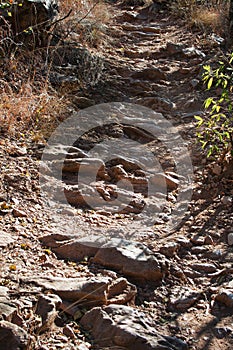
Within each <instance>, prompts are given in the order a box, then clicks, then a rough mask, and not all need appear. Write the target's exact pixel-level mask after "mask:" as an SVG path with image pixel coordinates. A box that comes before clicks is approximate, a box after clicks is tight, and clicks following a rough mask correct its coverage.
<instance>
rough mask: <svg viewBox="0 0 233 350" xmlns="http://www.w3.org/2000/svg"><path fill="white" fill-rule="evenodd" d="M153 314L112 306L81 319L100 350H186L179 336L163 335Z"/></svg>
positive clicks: (99, 309) (89, 313)
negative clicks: (151, 315)
mask: <svg viewBox="0 0 233 350" xmlns="http://www.w3.org/2000/svg"><path fill="white" fill-rule="evenodd" d="M153 324H154V322H153V321H152V320H151V319H150V317H149V315H146V314H144V313H143V312H141V311H139V310H137V309H133V308H131V307H127V306H119V305H109V306H107V307H104V308H102V309H101V308H100V307H97V308H94V309H92V310H90V311H88V312H87V313H86V314H85V315H84V316H83V317H82V319H81V325H82V327H83V328H84V329H85V330H86V331H88V332H90V333H91V335H92V337H93V338H94V342H95V344H96V345H98V346H99V347H100V348H105V347H111V348H112V349H115V348H117V347H121V349H125V350H162V349H164V350H186V349H188V347H187V345H186V344H185V343H184V342H183V341H182V340H179V339H178V338H176V337H169V336H165V335H161V334H159V333H158V332H157V331H156V330H155V329H154V326H153Z"/></svg>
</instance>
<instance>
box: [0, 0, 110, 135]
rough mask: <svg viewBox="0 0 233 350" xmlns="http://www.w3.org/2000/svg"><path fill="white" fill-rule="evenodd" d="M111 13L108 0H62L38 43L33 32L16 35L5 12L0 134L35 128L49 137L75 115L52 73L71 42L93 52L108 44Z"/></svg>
mask: <svg viewBox="0 0 233 350" xmlns="http://www.w3.org/2000/svg"><path fill="white" fill-rule="evenodd" d="M4 3H5V2H4ZM0 4H3V1H0ZM10 4H11V2H10V1H9V5H10ZM4 6H5V5H4ZM70 9H72V11H70ZM109 19H110V16H109V13H108V11H107V9H106V6H105V5H104V3H102V2H98V1H97V2H96V1H92V0H85V1H75V2H73V1H71V0H66V1H61V2H60V12H59V19H58V21H57V23H56V21H55V24H54V25H53V26H52V27H51V29H50V31H49V32H48V40H47V43H46V45H36V42H35V41H34V42H33V45H32V43H31V42H30V40H31V41H33V40H35V38H34V37H33V33H32V35H31V37H30V38H29V39H30V40H29V41H27V42H23V41H22V42H21V41H20V40H16V38H15V37H14V33H13V31H12V28H11V27H10V25H9V23H7V21H5V19H3V18H2V19H1V18H0V20H2V21H3V22H4V23H2V25H1V26H0V76H1V78H0V111H1V114H0V137H1V135H3V136H6V135H10V136H11V137H12V136H17V135H18V134H22V133H25V132H27V133H29V132H31V131H32V132H33V133H34V134H36V133H38V134H39V133H40V134H41V133H42V134H43V135H44V136H45V137H47V136H48V133H51V132H52V131H53V130H54V128H55V127H56V126H57V125H58V123H59V122H61V121H62V120H64V119H65V118H67V116H69V113H70V106H71V102H70V101H69V99H68V98H67V97H66V96H65V94H64V93H61V92H60V91H59V89H58V88H57V86H56V87H54V85H53V84H52V82H51V79H50V78H51V71H52V70H53V60H54V56H55V54H56V52H59V50H62V48H63V47H64V46H67V45H68V46H69V47H77V46H79V47H84V46H85V47H86V48H87V49H88V50H89V51H90V52H91V51H93V50H95V48H99V46H100V45H102V43H103V45H104V42H105V33H104V31H105V23H106V22H108V21H109ZM26 34H28V35H30V33H26ZM26 34H25V35H26ZM59 54H60V52H59V53H58V55H59ZM86 57H88V56H87V55H86ZM77 82H79V83H80V85H82V81H79V80H77ZM82 88H83V86H82ZM77 89H78V87H77Z"/></svg>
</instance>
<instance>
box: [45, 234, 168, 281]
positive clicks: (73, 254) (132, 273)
mask: <svg viewBox="0 0 233 350" xmlns="http://www.w3.org/2000/svg"><path fill="white" fill-rule="evenodd" d="M40 240H41V242H42V243H43V244H44V245H46V246H48V247H50V248H52V250H53V251H54V252H55V253H56V254H58V255H59V256H60V257H61V258H63V259H72V260H77V261H79V260H82V259H83V258H84V257H85V256H86V257H93V259H92V262H94V263H96V264H99V265H102V266H104V267H107V268H110V269H113V270H115V271H117V272H119V273H121V274H122V275H124V276H126V277H131V278H133V279H136V280H149V281H152V282H153V281H158V280H161V279H162V278H163V276H165V275H166V274H167V273H168V260H167V259H166V257H165V256H164V255H162V254H159V253H156V254H155V253H153V252H152V251H151V250H150V249H148V248H147V247H146V246H145V245H144V244H142V243H139V242H134V241H129V240H125V239H120V238H112V239H109V240H108V239H107V238H106V237H100V236H90V237H88V238H81V239H78V238H76V237H75V236H71V235H69V236H68V235H67V236H66V235H61V234H51V235H48V236H44V237H41V238H40Z"/></svg>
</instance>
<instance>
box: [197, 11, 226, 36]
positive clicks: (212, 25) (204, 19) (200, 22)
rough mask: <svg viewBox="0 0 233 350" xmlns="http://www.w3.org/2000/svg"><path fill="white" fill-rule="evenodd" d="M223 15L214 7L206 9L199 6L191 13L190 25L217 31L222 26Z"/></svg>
mask: <svg viewBox="0 0 233 350" xmlns="http://www.w3.org/2000/svg"><path fill="white" fill-rule="evenodd" d="M223 17H224V16H223V12H222V11H219V10H218V9H216V8H210V9H207V8H204V7H200V8H198V9H195V10H193V12H192V13H191V16H190V25H191V26H193V25H194V26H195V27H197V28H200V29H202V30H204V31H206V30H207V31H208V30H211V31H215V32H218V31H219V29H220V28H223Z"/></svg>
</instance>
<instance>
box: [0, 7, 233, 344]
mask: <svg viewBox="0 0 233 350" xmlns="http://www.w3.org/2000/svg"><path fill="white" fill-rule="evenodd" d="M108 6H109V8H110V11H111V13H112V15H113V23H112V24H111V25H110V26H109V28H108V36H109V38H111V40H110V39H109V42H108V43H109V44H108V45H107V47H106V48H105V50H104V52H103V61H104V67H105V68H104V75H103V78H102V79H101V80H100V81H99V82H98V84H97V85H96V86H93V87H92V89H91V90H90V91H89V94H88V93H87V92H86V95H85V96H81V95H80V96H78V97H77V96H76V97H73V98H75V101H76V105H77V107H79V108H80V109H81V108H84V116H85V111H86V110H85V107H90V106H91V105H93V104H100V103H104V102H105V103H106V102H117V103H119V104H117V108H116V111H119V110H120V108H119V106H121V104H124V103H133V104H137V105H138V106H141V107H142V106H143V107H147V108H150V109H151V110H153V111H155V112H156V113H162V115H163V116H164V117H166V118H167V119H168V120H169V121H171V122H172V124H173V125H174V126H175V127H176V130H178V131H179V133H180V135H181V136H182V138H183V140H184V143H185V147H187V149H188V150H189V152H190V154H191V158H192V164H193V171H194V178H193V181H192V182H190V181H188V182H185V184H186V185H187V188H185V190H190V189H191V190H192V192H193V194H192V198H191V199H190V202H189V203H188V206H187V208H186V213H185V215H184V218H183V221H181V222H180V224H179V226H178V227H177V228H176V229H174V230H173V231H169V230H168V222H169V220H170V219H171V217H172V215H174V214H173V208H174V207H175V205H176V202H177V198H178V194H179V191H181V185H182V183H183V182H184V180H187V179H182V177H181V176H179V174H177V169H176V164H175V162H174V159H173V158H174V157H173V154H172V153H171V152H168V151H167V149H166V147H164V145H163V144H161V142H159V141H158V140H157V139H156V138H155V137H153V135H151V134H150V133H149V132H145V131H144V130H142V129H140V128H137V127H134V126H132V125H125V124H124V123H122V124H120V123H118V122H117V123H114V122H112V123H111V124H109V125H107V126H105V127H103V128H96V129H94V130H87V132H86V133H84V134H83V135H82V137H79V138H77V140H76V142H75V144H73V145H72V147H71V145H69V147H67V145H64V144H59V145H56V147H54V148H52V149H49V150H48V151H47V158H46V163H45V164H43V163H42V168H41V169H42V178H43V179H44V180H45V183H46V185H47V186H48V187H49V188H52V189H54V188H56V191H55V197H54V198H53V197H52V194H51V200H52V201H53V200H55V203H56V199H57V198H56V195H57V193H61V192H60V191H59V189H61V188H64V187H65V195H66V199H67V201H68V202H69V203H70V204H71V205H65V204H64V203H62V202H59V207H53V205H52V206H51V207H48V206H45V205H44V198H43V196H42V195H41V192H40V190H41V188H40V184H41V183H39V160H40V159H41V156H42V152H43V150H44V148H43V147H42V145H38V144H33V143H32V142H30V141H29V142H28V143H25V141H22V142H21V143H20V141H15V140H8V139H1V140H0V164H1V175H0V176H1V188H0V202H1V203H0V205H1V216H0V228H1V235H0V248H1V267H0V269H1V280H0V281H1V284H0V315H1V321H0V349H4V350H7V349H9V350H16V349H37V350H39V349H40V350H48V349H49V350H52V349H67V350H68V349H69V350H71V349H80V350H85V349H115V350H120V349H121V350H124V349H143V350H144V349H145V350H146V349H158V350H159V349H161V350H162V349H164V350H165V349H166V350H182V349H192V350H194V349H195V350H201V349H203V350H204V349H212V350H216V349H231V348H232V346H233V328H232V310H233V297H232V295H233V292H232V290H233V282H232V272H233V269H232V259H233V255H232V248H231V245H232V243H233V241H232V235H233V232H232V195H233V189H232V175H231V174H230V175H229V174H228V175H229V176H226V177H222V178H221V174H220V172H219V166H218V165H217V164H216V165H215V166H212V165H211V166H210V165H209V164H208V163H207V162H206V160H205V159H204V157H203V156H202V154H201V152H200V150H199V148H198V146H197V145H196V144H195V127H194V124H195V122H194V118H193V116H194V115H196V114H200V113H202V103H203V100H204V96H205V93H204V92H203V88H202V84H201V69H202V65H203V64H204V63H205V62H208V61H209V60H211V59H212V57H213V56H214V52H215V51H217V50H218V46H219V43H218V42H217V41H215V39H214V38H212V37H211V36H204V35H203V36H202V35H201V34H195V33H192V32H191V31H189V30H188V29H187V28H186V27H185V26H184V25H183V24H182V22H181V23H179V22H177V20H175V19H172V18H171V17H170V14H169V12H167V11H166V10H163V11H161V10H159V8H158V7H156V6H152V7H151V6H150V7H142V8H140V7H132V8H131V7H124V6H123V5H122V4H120V5H118V4H116V5H114V6H113V5H111V6H110V5H108ZM207 43H208V44H211V45H207ZM62 88H64V86H63V87H62ZM71 98H72V97H71ZM91 108H93V107H91ZM87 115H88V113H87ZM132 117H133V116H132ZM158 118H159V115H158ZM145 122H146V121H145ZM77 123H78V121H77ZM121 137H125V138H126V139H127V138H128V139H132V140H135V141H137V142H140V144H141V145H142V146H143V147H145V149H146V147H148V148H149V149H150V151H151V152H153V154H154V155H155V156H156V157H157V159H158V160H159V163H160V165H161V169H162V172H161V169H159V170H160V173H156V175H155V178H154V181H155V183H156V185H157V186H158V188H159V189H161V193H160V192H159V191H158V193H157V197H156V199H157V201H156V202H153V203H152V208H153V210H156V208H158V207H159V209H158V215H157V216H156V222H155V225H154V226H153V227H149V228H148V226H147V225H146V224H145V223H146V219H147V218H146V214H145V213H146V212H145V211H144V210H143V209H144V207H145V205H148V202H149V201H150V198H148V197H147V195H146V194H147V190H148V189H147V186H148V180H147V179H148V178H147V175H148V174H147V173H146V171H143V170H142V169H140V167H139V166H137V165H135V164H134V163H132V161H130V160H129V159H128V158H127V157H125V158H124V157H122V156H121V157H115V158H114V159H113V160H110V161H108V162H107V163H104V162H103V160H101V159H98V158H95V157H93V156H89V154H88V153H89V152H90V151H91V149H92V148H93V146H95V145H97V144H99V143H103V144H104V147H107V145H108V141H112V140H114V142H116V141H117V140H118V139H119V138H121ZM103 141H104V142H103ZM143 149H144V148H143ZM106 150H107V151H108V148H106V149H105V148H103V151H106ZM64 159H65V160H64ZM63 160H64V162H63ZM83 160H85V162H84V161H83ZM81 162H82V164H84V167H86V172H87V174H89V175H90V174H91V176H92V175H93V173H94V174H96V169H98V171H97V176H96V181H95V183H94V184H93V183H91V184H90V183H88V184H84V185H85V186H84V188H83V189H82V190H83V192H82V190H80V188H79V187H77V184H76V181H77V180H76V176H77V172H78V171H79V169H80V164H81ZM61 164H62V165H61ZM43 166H44V167H43ZM59 167H62V179H61V181H60V180H59V178H57V177H56V175H55V174H56V171H54V169H57V168H59ZM91 178H93V176H92V177H91ZM119 180H128V181H130V182H131V183H132V184H133V185H134V187H133V189H132V188H129V189H127V188H126V189H125V188H123V189H122V188H120V189H119V188H118V184H119ZM59 186H60V187H59ZM164 186H165V188H166V193H165V194H164V192H163V189H164ZM93 188H96V189H97V192H98V194H99V195H100V196H101V198H102V199H101V200H100V201H99V202H98V201H97V204H96V202H95V205H96V206H97V209H96V210H90V208H87V207H86V208H83V206H84V204H85V201H84V200H83V193H84V194H85V195H86V196H87V199H88V200H89V199H90V198H92V195H93ZM119 191H120V192H119ZM119 193H120V194H121V195H122V201H123V202H124V201H125V202H126V203H129V205H128V206H127V207H126V209H124V210H122V211H121V212H117V213H115V214H114V213H113V214H112V213H111V212H110V213H109V211H108V210H107V209H106V208H105V207H104V206H102V203H103V199H104V200H105V201H106V203H109V202H110V201H111V200H112V199H114V198H116V197H117V195H118V194H119ZM159 193H160V197H159ZM130 198H133V200H130ZM161 203H162V204H161ZM132 223H133V224H134V225H133V226H132V227H133V229H132V230H129V227H131V225H132Z"/></svg>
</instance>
